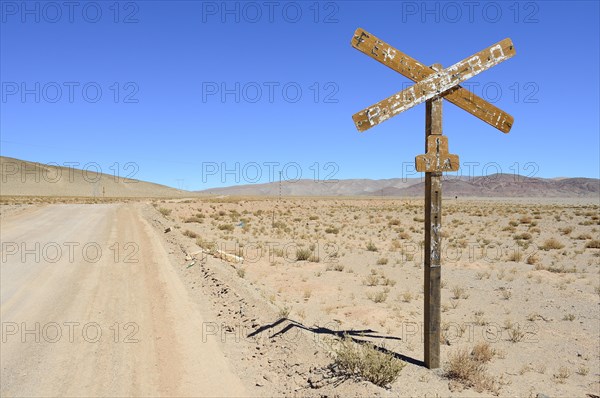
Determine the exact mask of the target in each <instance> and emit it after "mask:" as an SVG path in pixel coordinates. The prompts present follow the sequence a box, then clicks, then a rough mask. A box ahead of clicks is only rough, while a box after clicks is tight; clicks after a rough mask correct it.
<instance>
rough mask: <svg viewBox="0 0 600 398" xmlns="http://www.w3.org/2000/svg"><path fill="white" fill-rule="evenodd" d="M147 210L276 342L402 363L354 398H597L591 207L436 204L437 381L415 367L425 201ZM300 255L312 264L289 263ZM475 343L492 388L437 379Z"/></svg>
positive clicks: (210, 202) (594, 218)
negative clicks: (333, 343)
mask: <svg viewBox="0 0 600 398" xmlns="http://www.w3.org/2000/svg"><path fill="white" fill-rule="evenodd" d="M540 202H543V203H540ZM153 205H154V207H155V208H156V210H158V211H157V212H156V217H157V219H162V222H163V224H164V225H165V226H167V225H168V226H171V227H172V228H174V229H173V231H172V232H170V233H169V234H174V235H175V236H174V237H173V238H172V239H174V240H177V241H182V242H184V243H182V244H180V246H182V247H185V250H186V251H187V252H190V251H193V250H194V249H195V250H200V248H204V250H205V251H206V252H210V253H211V254H205V255H202V256H203V257H202V258H203V259H207V260H206V261H208V262H209V263H210V262H211V261H215V259H216V258H221V259H218V260H216V261H218V262H221V264H222V266H221V269H219V272H221V273H228V274H229V277H230V278H231V280H232V281H233V280H235V279H236V278H237V279H238V280H239V284H241V285H245V286H246V287H247V288H249V289H251V290H254V292H255V294H258V295H259V296H260V297H262V300H263V301H264V302H267V303H269V304H270V305H271V306H272V307H274V308H277V309H279V313H280V314H287V316H286V317H285V318H287V319H288V320H290V319H291V320H292V321H293V323H294V327H291V328H288V329H286V330H284V332H283V333H289V330H301V334H304V335H306V336H307V337H308V338H309V339H312V340H313V342H314V344H313V348H314V349H315V350H318V351H319V352H323V351H326V345H324V344H319V343H322V340H323V339H324V338H325V337H331V336H332V335H333V334H335V333H337V332H345V333H348V334H352V335H354V336H356V337H358V338H362V339H365V340H371V341H373V342H374V343H376V344H378V345H384V346H385V347H386V348H387V349H389V350H391V352H393V353H395V354H396V355H397V356H398V357H400V358H403V359H405V360H406V361H407V362H408V365H407V366H406V367H405V368H404V369H403V370H402V372H401V374H400V376H399V378H398V379H397V380H396V382H394V383H393V384H392V385H391V386H389V387H390V388H389V389H383V388H379V387H375V388H373V389H369V390H363V391H368V392H369V394H371V395H372V394H373V393H376V394H380V395H388V394H389V395H390V396H398V395H399V396H435V395H439V396H450V395H452V396H474V395H478V396H481V395H483V396H485V395H498V394H499V395H501V396H536V395H537V394H538V393H542V394H547V395H549V396H585V394H596V395H599V394H600V382H599V381H600V358H599V355H598V352H600V343H599V339H598V337H599V336H600V316H599V311H598V305H599V304H600V300H599V294H600V279H599V273H600V250H599V249H598V248H596V247H598V244H599V242H598V240H599V238H600V234H599V225H600V221H599V220H600V218H599V215H600V214H599V209H600V207H599V206H598V204H597V202H596V203H594V202H593V201H591V202H590V201H585V200H583V201H582V200H581V199H577V200H573V201H569V200H560V201H557V202H553V201H532V200H525V199H522V200H514V201H507V202H504V201H499V200H447V201H446V202H445V203H444V220H443V223H444V253H443V271H442V272H443V289H442V328H443V333H442V338H443V341H444V345H443V346H442V358H443V362H444V363H443V367H442V368H441V369H438V370H436V371H430V370H427V369H425V368H424V367H423V366H421V364H420V361H422V326H421V325H422V319H423V310H422V306H423V288H422V286H423V268H422V254H421V253H422V249H421V246H420V245H421V244H422V240H423V237H422V214H423V213H422V201H421V200H413V199H410V200H373V199H371V200H369V199H314V198H312V199H311V198H298V199H290V198H284V199H282V200H281V201H278V200H276V199H252V198H237V199H236V198H218V199H217V198H215V199H203V200H183V201H172V202H169V201H155V202H154V204H153ZM159 212H161V213H162V215H159ZM369 243H372V246H370V247H368V245H369ZM299 249H300V250H302V249H305V250H308V252H309V253H310V256H311V257H312V258H310V259H309V260H307V261H298V260H297V254H298V253H297V252H298V250H299ZM223 253H229V254H228V255H223ZM233 255H235V256H239V257H242V258H243V261H241V259H236V257H233ZM181 261H182V265H181V267H183V268H185V267H184V264H183V261H184V260H183V259H181ZM215 269H218V268H215ZM194 270H195V268H194V267H192V268H190V269H189V270H187V275H182V277H183V278H184V280H187V281H188V282H187V283H192V282H191V281H195V280H199V279H201V278H202V277H203V275H202V274H198V272H199V270H200V269H198V270H195V271H194ZM288 313H289V314H288ZM277 319H278V318H277V316H276V315H274V318H273V320H272V322H275V320H277ZM286 325H287V324H286V323H283V325H280V326H281V327H278V328H275V332H277V331H280V330H283V329H285V327H284V326H286ZM324 329H327V330H329V331H331V333H322V331H323V330H324ZM319 331H321V332H319ZM367 335H368V336H367ZM311 336H312V337H311ZM315 336H316V337H315ZM477 343H488V345H489V346H490V348H491V351H492V353H493V358H492V359H491V361H489V363H487V364H486V366H485V367H486V374H487V375H488V376H489V377H490V378H492V379H493V380H494V383H495V384H494V385H495V387H494V388H493V389H489V390H485V389H484V390H481V389H473V388H469V387H468V386H464V385H461V384H460V383H458V384H457V383H455V382H454V381H453V380H450V379H448V378H447V377H446V376H445V374H446V372H447V370H448V366H449V363H448V359H449V358H450V357H451V356H452V355H455V354H456V353H457V352H458V351H459V350H460V349H462V348H465V349H468V350H471V349H472V348H473V347H474V346H475V345H476V344H477ZM306 384H310V383H308V382H307V381H305V387H306ZM343 385H344V386H345V387H344V388H346V389H347V390H345V391H353V390H352V388H350V387H349V386H350V385H354V386H355V387H356V386H357V383H355V382H353V381H347V382H345V383H343ZM361 386H362V385H361ZM363 387H364V386H363ZM361 388H362V387H361ZM317 391H318V390H317ZM327 391H328V392H332V391H333V393H336V392H337V391H339V390H336V389H333V390H332V391H329V390H327ZM323 393H325V392H323Z"/></svg>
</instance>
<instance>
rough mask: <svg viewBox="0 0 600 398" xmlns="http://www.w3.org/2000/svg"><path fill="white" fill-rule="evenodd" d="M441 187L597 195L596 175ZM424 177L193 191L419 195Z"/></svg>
mask: <svg viewBox="0 0 600 398" xmlns="http://www.w3.org/2000/svg"><path fill="white" fill-rule="evenodd" d="M444 178H445V179H444V181H443V183H442V189H443V192H444V195H448V196H460V197H464V196H470V197H565V198H571V197H585V198H594V197H598V198H599V200H600V180H599V179H596V178H563V177H561V178H530V177H524V176H520V175H513V174H493V175H489V176H483V177H453V176H448V177H444ZM424 185H425V181H424V178H423V179H420V178H408V179H401V178H392V179H386V180H369V179H349V180H338V181H313V180H299V181H282V182H281V186H280V184H279V182H272V183H266V184H246V185H236V186H231V187H224V188H212V189H206V190H203V191H197V192H198V193H200V194H210V195H230V196H277V195H279V191H280V189H281V195H282V196H385V197H387V196H398V197H416V196H423V191H424Z"/></svg>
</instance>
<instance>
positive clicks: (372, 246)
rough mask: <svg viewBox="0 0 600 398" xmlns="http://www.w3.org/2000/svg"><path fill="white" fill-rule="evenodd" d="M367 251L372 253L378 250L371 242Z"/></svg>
mask: <svg viewBox="0 0 600 398" xmlns="http://www.w3.org/2000/svg"><path fill="white" fill-rule="evenodd" d="M367 250H368V251H370V252H376V251H377V250H378V249H377V246H375V244H374V243H373V242H370V241H369V243H367Z"/></svg>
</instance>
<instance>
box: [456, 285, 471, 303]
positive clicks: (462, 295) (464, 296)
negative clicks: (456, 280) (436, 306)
mask: <svg viewBox="0 0 600 398" xmlns="http://www.w3.org/2000/svg"><path fill="white" fill-rule="evenodd" d="M452 298H453V299H455V300H458V299H461V298H462V299H467V298H469V295H468V294H467V293H466V292H465V288H464V287H461V286H454V287H453V288H452Z"/></svg>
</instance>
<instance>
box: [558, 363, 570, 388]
mask: <svg viewBox="0 0 600 398" xmlns="http://www.w3.org/2000/svg"><path fill="white" fill-rule="evenodd" d="M569 376H571V371H570V370H569V368H567V367H565V366H561V367H560V368H558V372H556V373H555V374H554V380H556V382H557V383H560V384H564V383H565V381H566V380H567V379H568V378H569Z"/></svg>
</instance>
